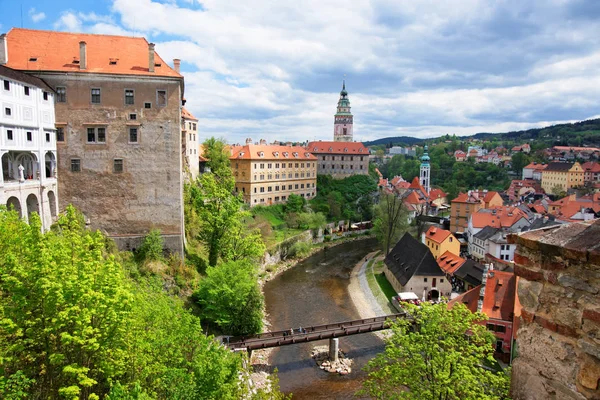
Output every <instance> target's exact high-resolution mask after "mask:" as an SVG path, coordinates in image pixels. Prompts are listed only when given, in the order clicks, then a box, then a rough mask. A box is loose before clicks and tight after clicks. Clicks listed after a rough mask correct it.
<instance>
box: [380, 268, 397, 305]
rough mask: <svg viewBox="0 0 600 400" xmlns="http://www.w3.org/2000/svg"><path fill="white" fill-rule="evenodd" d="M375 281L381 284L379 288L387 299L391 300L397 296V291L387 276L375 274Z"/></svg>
mask: <svg viewBox="0 0 600 400" xmlns="http://www.w3.org/2000/svg"><path fill="white" fill-rule="evenodd" d="M375 279H376V280H377V283H378V284H379V288H380V289H381V291H382V292H383V294H384V295H385V297H386V298H387V299H389V298H391V297H392V296H396V295H397V293H396V291H395V290H394V288H393V287H392V284H391V283H390V282H388V280H387V278H386V277H385V274H384V273H383V272H380V273H378V274H375Z"/></svg>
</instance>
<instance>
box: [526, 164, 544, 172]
mask: <svg viewBox="0 0 600 400" xmlns="http://www.w3.org/2000/svg"><path fill="white" fill-rule="evenodd" d="M546 167H548V164H539V163H536V162H532V163H529V164H527V165H526V166H524V167H523V169H533V170H536V171H543V170H545V169H546Z"/></svg>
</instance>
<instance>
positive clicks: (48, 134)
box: [46, 132, 50, 143]
mask: <svg viewBox="0 0 600 400" xmlns="http://www.w3.org/2000/svg"><path fill="white" fill-rule="evenodd" d="M46 142H47V143H50V132H46Z"/></svg>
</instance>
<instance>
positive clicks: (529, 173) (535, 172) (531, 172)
mask: <svg viewBox="0 0 600 400" xmlns="http://www.w3.org/2000/svg"><path fill="white" fill-rule="evenodd" d="M547 167H548V164H546V163H537V162H535V161H534V162H531V163H529V164H527V165H526V166H524V167H523V179H535V180H536V181H541V180H542V171H543V170H545V169H546V168H547Z"/></svg>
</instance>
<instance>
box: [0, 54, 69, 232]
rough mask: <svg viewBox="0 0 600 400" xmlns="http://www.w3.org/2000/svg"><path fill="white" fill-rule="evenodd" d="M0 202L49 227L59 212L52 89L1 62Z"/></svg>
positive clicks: (24, 216)
mask: <svg viewBox="0 0 600 400" xmlns="http://www.w3.org/2000/svg"><path fill="white" fill-rule="evenodd" d="M0 84H1V86H0V105H1V106H2V110H1V111H0V159H1V162H0V204H1V205H6V206H7V207H8V208H9V209H10V208H12V209H14V210H15V211H17V212H18V213H19V215H20V216H21V218H23V219H24V220H25V221H28V219H29V216H30V215H31V213H34V212H36V213H38V214H39V216H40V219H41V222H42V229H43V230H45V231H46V230H48V229H50V225H51V224H52V223H53V222H54V221H55V220H56V216H57V213H58V187H57V182H56V175H57V174H56V127H55V125H54V90H52V88H50V87H49V86H48V85H46V83H45V82H44V81H42V80H41V79H39V78H36V77H34V76H30V75H27V74H24V73H22V72H19V71H15V70H13V69H11V68H7V67H5V66H2V65H0Z"/></svg>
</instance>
